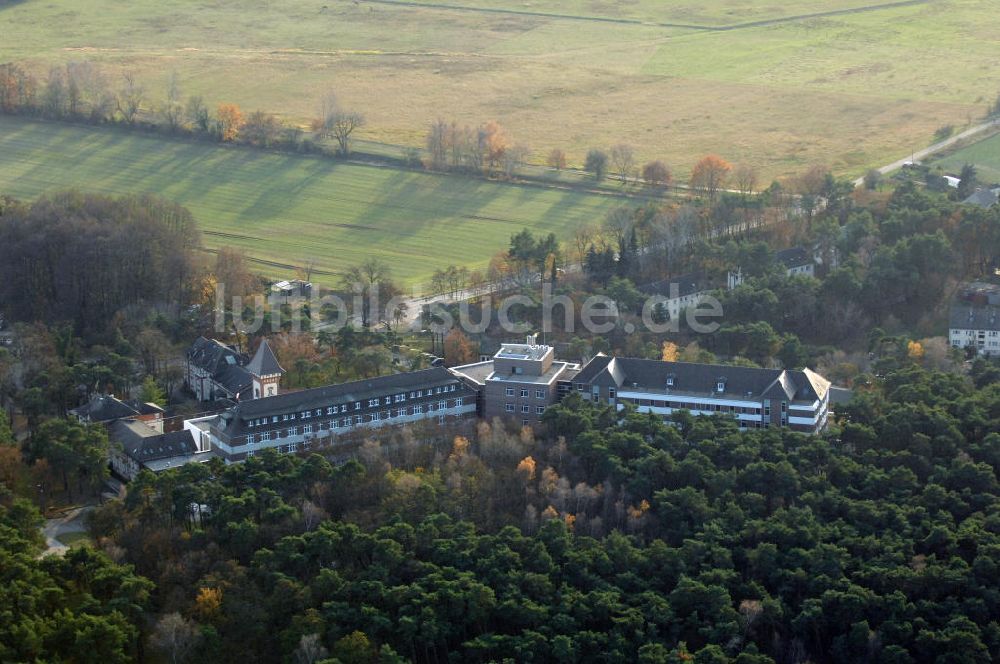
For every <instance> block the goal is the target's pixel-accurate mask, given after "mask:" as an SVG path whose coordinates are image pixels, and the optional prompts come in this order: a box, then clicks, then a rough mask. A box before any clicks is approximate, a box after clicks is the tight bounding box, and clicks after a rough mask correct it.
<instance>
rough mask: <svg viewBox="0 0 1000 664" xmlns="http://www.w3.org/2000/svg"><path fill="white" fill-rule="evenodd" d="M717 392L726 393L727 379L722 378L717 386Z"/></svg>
mask: <svg viewBox="0 0 1000 664" xmlns="http://www.w3.org/2000/svg"><path fill="white" fill-rule="evenodd" d="M715 391H716V392H719V393H722V392H725V391H726V379H725V378H720V379H719V381H718V382H717V383H716V384H715Z"/></svg>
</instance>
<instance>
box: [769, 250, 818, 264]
mask: <svg viewBox="0 0 1000 664" xmlns="http://www.w3.org/2000/svg"><path fill="white" fill-rule="evenodd" d="M774 260H775V261H777V262H778V263H780V264H782V265H784V266H785V267H786V268H790V267H798V266H800V265H810V264H811V263H813V258H812V256H810V255H809V252H808V251H806V249H805V247H792V248H791V249H782V250H781V251H779V252H777V253H775V254H774Z"/></svg>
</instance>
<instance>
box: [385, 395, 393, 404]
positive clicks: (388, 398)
mask: <svg viewBox="0 0 1000 664" xmlns="http://www.w3.org/2000/svg"><path fill="white" fill-rule="evenodd" d="M391 403H392V397H391V396H388V397H386V398H385V405H386V406H388V405H389V404H391Z"/></svg>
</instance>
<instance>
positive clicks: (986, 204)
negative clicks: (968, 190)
mask: <svg viewBox="0 0 1000 664" xmlns="http://www.w3.org/2000/svg"><path fill="white" fill-rule="evenodd" d="M998 201H1000V187H994V188H990V189H977V190H976V191H974V192H973V193H972V194H971V195H970V196H969V197H968V198H966V199H965V200H964V201H962V202H963V203H965V204H966V205H976V206H979V207H981V208H991V207H993V206H994V205H996V204H997V202H998Z"/></svg>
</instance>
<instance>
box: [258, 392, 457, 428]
mask: <svg viewBox="0 0 1000 664" xmlns="http://www.w3.org/2000/svg"><path fill="white" fill-rule="evenodd" d="M457 388H458V385H457V384H456V383H450V384H448V385H441V386H438V387H429V388H427V389H426V390H424V389H420V390H414V391H412V392H410V398H411V399H419V398H421V397H425V396H433V395H435V394H443V393H445V392H454V391H455V390H456V389H457ZM404 401H406V393H405V392H404V393H402V394H392V395H389V396H387V397H384V399H383V398H382V397H379V398H376V399H369V400H368V407H369V408H377V407H379V406H380V405H386V406H388V405H389V404H393V403H402V402H404ZM349 406H350V404H346V403H345V404H340V405H338V406H328V407H327V409H326V415H336V414H337V413H346V412H347V411H348V410H349ZM353 410H361V402H360V401H356V402H354V407H353ZM323 414H324V411H323V409H322V408H317V409H316V410H304V411H301V412H298V413H285V414H284V415H281V416H280V419H279V416H278V415H272V416H271V417H270V418H267V417H260V418H256V419H253V420H249V421H248V422H247V426H248V427H259V426H264V425H265V424H276V423H278V422H279V421H280V422H288V421H290V420H295V419H296V418H298V419H301V420H307V419H309V418H312V417H322V416H323Z"/></svg>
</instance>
